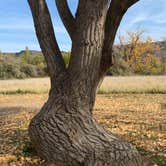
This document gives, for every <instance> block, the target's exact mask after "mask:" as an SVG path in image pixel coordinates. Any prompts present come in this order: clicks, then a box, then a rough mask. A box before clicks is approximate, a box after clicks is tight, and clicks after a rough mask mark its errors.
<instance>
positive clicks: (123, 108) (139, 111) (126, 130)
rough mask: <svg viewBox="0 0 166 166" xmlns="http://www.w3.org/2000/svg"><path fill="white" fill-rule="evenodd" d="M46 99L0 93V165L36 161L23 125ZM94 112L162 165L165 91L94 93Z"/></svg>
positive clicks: (24, 165)
mask: <svg viewBox="0 0 166 166" xmlns="http://www.w3.org/2000/svg"><path fill="white" fill-rule="evenodd" d="M46 99H47V95H46V94H44V95H43V94H24V95H0V135H1V136H0V165H2V166H5V165H7V166H30V165H31V166H33V165H34V166H35V165H36V166H37V165H40V163H41V162H42V161H41V160H40V159H39V158H38V157H37V156H36V154H35V152H34V150H33V148H32V145H31V143H30V141H29V138H28V133H27V126H28V124H29V121H30V119H31V118H32V117H33V116H34V114H35V113H36V112H37V111H38V110H39V109H40V107H41V106H42V104H43V103H44V102H45V100H46ZM94 115H95V117H96V119H97V120H98V121H99V123H100V124H101V125H103V126H105V127H106V128H107V129H108V130H110V131H112V132H114V133H116V134H118V135H119V136H120V137H122V138H123V139H125V140H128V141H130V142H132V143H133V144H135V146H137V148H138V149H139V150H140V151H141V152H142V153H143V154H146V155H155V156H157V157H153V159H154V160H155V161H156V162H157V163H158V165H160V166H165V165H166V159H165V157H164V155H166V95H165V94H153V95H152V94H112V95H98V96H97V100H96V105H95V111H94ZM158 156H160V157H158ZM161 156H162V157H161Z"/></svg>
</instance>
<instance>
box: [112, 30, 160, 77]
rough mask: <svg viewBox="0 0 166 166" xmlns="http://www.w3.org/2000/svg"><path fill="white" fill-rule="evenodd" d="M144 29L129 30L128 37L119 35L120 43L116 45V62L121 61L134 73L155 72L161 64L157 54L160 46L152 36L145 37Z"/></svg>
mask: <svg viewBox="0 0 166 166" xmlns="http://www.w3.org/2000/svg"><path fill="white" fill-rule="evenodd" d="M143 33H144V31H143V30H137V31H136V32H128V33H127V34H128V35H127V37H123V36H119V42H120V43H119V45H117V46H116V47H115V54H116V55H117V56H116V57H115V58H116V60H115V61H116V62H117V63H118V61H121V63H123V65H126V66H128V68H130V70H131V71H132V72H134V73H144V74H145V73H147V74H151V73H152V74H154V73H153V71H154V70H155V69H156V68H157V67H158V66H159V61H160V60H159V58H158V57H157V56H156V55H155V53H156V52H157V51H159V50H160V47H159V46H158V45H157V44H155V43H153V41H152V39H151V38H150V37H147V38H146V39H144V38H143Z"/></svg>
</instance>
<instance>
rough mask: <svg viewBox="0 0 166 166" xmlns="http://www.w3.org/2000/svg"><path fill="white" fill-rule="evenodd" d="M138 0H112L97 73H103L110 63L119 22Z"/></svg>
mask: <svg viewBox="0 0 166 166" xmlns="http://www.w3.org/2000/svg"><path fill="white" fill-rule="evenodd" d="M138 1H139V0H112V1H111V4H110V7H109V9H108V12H107V17H106V22H105V39H104V44H103V51H102V58H101V64H100V73H99V75H101V76H102V75H104V74H105V72H106V71H107V70H108V69H109V67H110V66H111V65H112V46H113V42H114V39H115V35H116V32H117V29H118V27H119V25H120V22H121V20H122V18H123V16H124V14H125V13H126V11H127V10H128V8H129V7H131V6H132V5H133V4H135V3H136V2H138Z"/></svg>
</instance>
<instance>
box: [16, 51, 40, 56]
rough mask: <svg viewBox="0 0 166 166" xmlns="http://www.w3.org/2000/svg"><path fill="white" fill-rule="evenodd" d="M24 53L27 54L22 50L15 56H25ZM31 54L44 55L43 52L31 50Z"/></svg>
mask: <svg viewBox="0 0 166 166" xmlns="http://www.w3.org/2000/svg"><path fill="white" fill-rule="evenodd" d="M24 52H25V51H24V50H22V51H20V52H17V53H15V54H16V56H20V55H22V54H24ZM29 52H30V54H31V55H42V52H41V51H36V50H29Z"/></svg>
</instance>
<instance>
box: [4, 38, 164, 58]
mask: <svg viewBox="0 0 166 166" xmlns="http://www.w3.org/2000/svg"><path fill="white" fill-rule="evenodd" d="M154 43H155V44H157V45H159V46H160V51H157V52H156V55H157V56H159V57H161V58H163V57H166V40H165V41H158V42H154ZM29 51H30V54H31V55H42V52H41V51H36V50H29ZM24 52H25V51H24V50H22V51H20V52H16V53H3V54H6V55H11V54H12V55H16V56H20V55H21V54H23V53H24ZM62 53H65V51H62Z"/></svg>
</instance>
